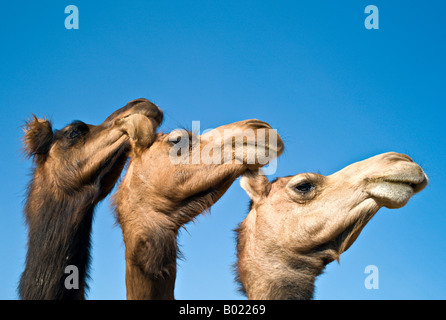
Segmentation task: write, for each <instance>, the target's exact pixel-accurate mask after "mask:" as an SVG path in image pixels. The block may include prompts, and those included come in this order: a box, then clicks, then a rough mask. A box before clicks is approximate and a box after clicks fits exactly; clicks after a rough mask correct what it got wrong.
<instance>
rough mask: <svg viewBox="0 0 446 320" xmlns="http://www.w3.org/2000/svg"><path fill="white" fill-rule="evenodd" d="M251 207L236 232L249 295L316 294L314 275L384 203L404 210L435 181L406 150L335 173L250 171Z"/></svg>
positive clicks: (245, 183)
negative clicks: (280, 175)
mask: <svg viewBox="0 0 446 320" xmlns="http://www.w3.org/2000/svg"><path fill="white" fill-rule="evenodd" d="M240 183H241V186H242V187H243V189H245V190H246V192H247V193H248V195H249V197H250V198H251V200H252V201H251V206H250V212H249V214H248V216H247V217H246V219H245V220H244V221H243V222H242V223H241V224H240V226H239V228H238V230H237V233H238V239H237V256H238V261H237V265H236V268H237V273H238V280H239V282H240V283H241V285H242V290H243V291H244V292H245V293H246V295H247V297H248V298H249V299H311V298H312V297H313V291H314V281H315V279H316V277H317V276H318V275H319V274H321V272H322V271H323V269H324V268H325V266H326V265H327V264H328V263H330V262H331V261H333V260H335V259H339V256H340V255H341V254H342V253H343V252H344V251H346V250H347V249H348V248H349V247H350V246H351V245H352V244H353V242H354V241H355V240H356V238H357V237H358V236H359V234H360V232H361V231H362V229H363V228H364V227H365V225H366V224H367V223H368V222H369V221H370V219H371V218H372V217H373V216H374V215H375V213H376V212H377V211H378V210H379V209H380V208H381V207H387V208H401V207H402V206H404V205H405V204H406V203H407V202H408V201H409V198H410V197H411V196H413V195H414V194H415V193H417V192H420V191H421V190H423V189H424V188H425V187H426V185H427V183H428V179H427V176H426V175H425V173H424V172H423V170H422V169H421V167H420V166H418V165H417V164H416V163H414V162H413V161H412V159H411V158H410V157H408V156H406V155H403V154H398V153H394V152H390V153H384V154H380V155H377V156H374V157H372V158H369V159H366V160H363V161H360V162H356V163H353V164H351V165H349V166H347V167H346V168H344V169H342V170H340V171H338V172H336V173H334V174H332V175H329V176H323V175H320V174H315V173H302V174H298V175H295V176H289V177H283V178H279V179H277V180H276V181H274V182H272V183H270V182H269V181H268V180H267V178H266V177H265V176H262V175H258V174H256V173H255V172H246V173H245V174H244V175H243V176H242V178H241V180H240Z"/></svg>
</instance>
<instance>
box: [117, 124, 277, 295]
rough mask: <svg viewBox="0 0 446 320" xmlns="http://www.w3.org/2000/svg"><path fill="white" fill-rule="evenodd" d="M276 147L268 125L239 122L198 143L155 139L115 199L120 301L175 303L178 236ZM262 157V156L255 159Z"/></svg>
mask: <svg viewBox="0 0 446 320" xmlns="http://www.w3.org/2000/svg"><path fill="white" fill-rule="evenodd" d="M261 137H263V138H264V139H263V138H261ZM274 140H275V143H274ZM271 142H272V143H271ZM179 146H181V148H180V147H179ZM283 147H284V146H283V142H282V140H281V139H280V137H279V136H278V134H277V133H276V132H275V131H274V130H272V129H271V127H270V126H269V125H268V124H267V123H265V122H262V121H259V120H246V121H240V122H235V123H232V124H229V125H225V126H221V127H218V128H216V129H214V130H212V131H210V132H208V133H206V134H203V135H200V136H197V135H195V134H192V133H190V132H187V131H185V130H177V131H174V132H172V133H170V134H161V133H160V134H157V136H156V139H155V142H154V143H153V144H152V145H151V147H150V148H148V149H146V150H144V151H143V152H142V153H141V154H139V155H137V156H135V157H133V158H132V159H131V162H130V164H129V168H128V170H127V173H126V175H125V177H124V179H123V181H122V183H121V185H120V186H119V189H118V191H117V193H116V194H115V196H114V203H115V205H116V211H117V214H118V221H119V223H120V225H121V227H122V231H123V235H124V242H125V259H126V287H127V298H128V299H174V286H175V278H176V266H177V255H178V246H177V233H178V230H179V229H180V228H181V227H182V226H183V225H184V224H185V223H187V222H189V221H191V220H192V219H193V218H194V217H196V216H197V215H199V214H200V213H202V212H203V211H205V210H208V209H209V208H210V207H211V206H212V205H213V204H214V203H215V202H217V200H218V199H219V198H220V197H221V196H222V195H223V194H224V193H225V191H226V190H227V189H228V188H229V187H230V186H231V184H232V183H233V182H234V180H235V179H237V177H239V176H240V175H241V174H242V173H243V172H245V171H246V170H247V169H256V168H259V167H261V166H263V165H265V164H266V163H268V161H269V160H271V159H272V158H274V157H275V156H278V155H280V154H281V153H282V151H283ZM265 150H266V151H267V152H268V153H269V155H268V156H266V157H263V158H262V154H263V153H264V152H265ZM210 160H212V161H210ZM179 162H180V163H179Z"/></svg>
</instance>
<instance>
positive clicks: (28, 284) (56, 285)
mask: <svg viewBox="0 0 446 320" xmlns="http://www.w3.org/2000/svg"><path fill="white" fill-rule="evenodd" d="M48 190H49V188H48ZM96 198H97V197H96V192H95V189H94V188H91V189H88V188H87V189H86V190H82V191H79V192H78V193H74V194H72V195H63V196H60V195H59V196H58V197H57V196H55V195H53V194H50V193H49V192H46V194H37V193H36V192H35V190H33V189H31V191H30V195H29V197H28V201H27V204H26V207H25V213H26V217H27V222H28V227H29V232H28V251H27V256H26V266H25V270H24V272H23V274H22V276H21V279H20V284H19V295H20V297H21V298H22V299H27V300H28V299H39V300H41V299H52V300H53V299H57V300H58V299H84V298H85V297H84V293H85V292H84V291H85V287H86V283H85V279H86V277H87V273H88V267H89V261H90V233H91V227H92V220H93V211H94V207H95V205H96V201H95V199H96ZM68 266H70V267H69V268H68V269H67V267H68ZM68 276H71V277H70V279H68V280H67V277H68ZM67 281H68V283H69V284H68V285H66V284H67Z"/></svg>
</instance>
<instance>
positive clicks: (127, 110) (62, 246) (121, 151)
mask: <svg viewBox="0 0 446 320" xmlns="http://www.w3.org/2000/svg"><path fill="white" fill-rule="evenodd" d="M162 118H163V114H162V112H161V110H159V109H158V107H157V106H155V105H154V104H152V103H150V102H149V101H148V100H145V99H138V100H134V101H131V102H129V103H128V104H127V105H126V106H125V107H123V108H121V109H119V110H117V111H115V112H114V113H113V114H111V115H110V116H109V117H108V118H107V119H106V120H105V121H104V122H103V123H102V124H101V125H98V126H94V125H88V124H85V123H83V122H81V121H75V122H72V123H71V124H69V125H68V126H66V127H65V128H63V129H61V130H57V131H53V129H52V126H51V123H50V122H49V121H48V120H42V119H38V118H36V117H35V116H34V118H33V119H31V120H30V121H29V122H27V123H26V125H25V127H24V131H25V136H24V139H23V140H24V146H25V153H26V155H27V156H28V157H32V158H33V161H34V165H35V168H34V172H33V173H34V174H33V178H32V180H31V182H30V184H29V187H28V197H27V201H26V205H25V216H26V222H27V224H28V229H29V230H28V251H27V255H26V267H25V270H24V272H23V274H22V276H21V279H20V284H19V288H18V291H19V296H20V298H21V299H84V298H85V290H86V288H87V285H86V278H88V267H89V260H90V254H89V249H90V231H91V225H92V218H93V211H94V208H95V206H96V204H97V203H98V202H99V201H101V200H102V199H103V198H104V197H105V196H106V195H107V194H108V193H109V192H110V191H111V190H112V188H113V186H114V184H115V183H116V180H117V179H118V177H119V175H120V174H121V171H122V169H123V167H124V165H125V162H126V160H127V157H128V155H129V153H130V152H131V150H132V149H134V150H139V149H142V148H147V146H149V145H150V143H151V142H152V141H153V139H154V131H155V129H156V128H157V127H158V125H159V124H160V123H161V121H162ZM69 265H73V266H75V267H77V269H78V272H79V273H78V275H79V283H78V285H79V287H78V290H75V289H71V290H68V289H67V288H66V287H65V285H64V280H65V279H66V277H67V274H65V269H66V267H67V266H69Z"/></svg>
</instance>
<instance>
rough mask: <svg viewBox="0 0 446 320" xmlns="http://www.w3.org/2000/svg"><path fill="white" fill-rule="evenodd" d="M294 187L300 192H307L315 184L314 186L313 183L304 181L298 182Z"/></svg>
mask: <svg viewBox="0 0 446 320" xmlns="http://www.w3.org/2000/svg"><path fill="white" fill-rule="evenodd" d="M294 188H295V189H296V190H297V191H299V192H301V193H307V192H310V191H312V190H313V189H314V188H315V186H314V184H312V183H310V182H304V183H301V184H298V185H297V186H295V187H294Z"/></svg>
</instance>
